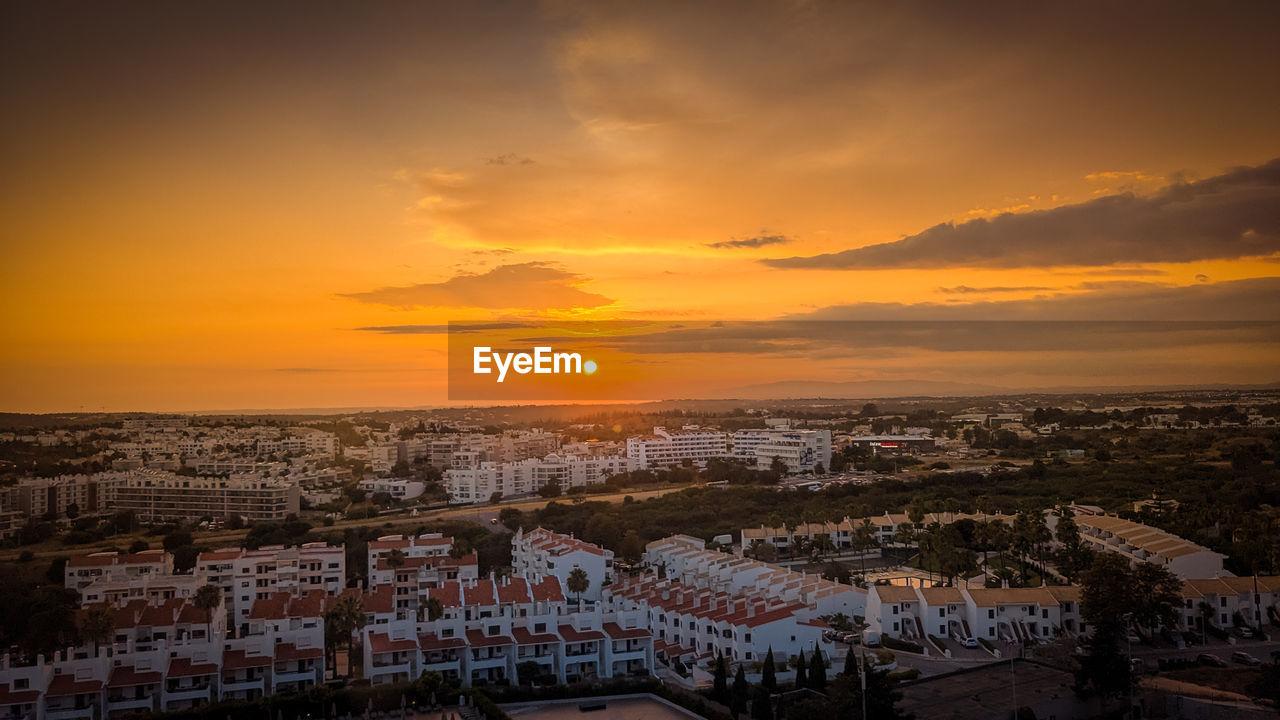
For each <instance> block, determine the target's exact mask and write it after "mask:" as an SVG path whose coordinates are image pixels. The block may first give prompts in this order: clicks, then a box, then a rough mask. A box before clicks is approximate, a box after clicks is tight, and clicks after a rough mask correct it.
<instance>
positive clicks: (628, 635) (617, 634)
mask: <svg viewBox="0 0 1280 720" xmlns="http://www.w3.org/2000/svg"><path fill="white" fill-rule="evenodd" d="M604 631H605V632H607V633H609V637H611V638H613V639H614V640H631V639H635V638H647V637H653V635H652V634H651V633H650V632H649V631H648V630H645V629H643V628H624V627H622V626H621V625H619V624H618V623H605V624H604Z"/></svg>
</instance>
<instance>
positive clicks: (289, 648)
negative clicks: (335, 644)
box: [276, 641, 412, 662]
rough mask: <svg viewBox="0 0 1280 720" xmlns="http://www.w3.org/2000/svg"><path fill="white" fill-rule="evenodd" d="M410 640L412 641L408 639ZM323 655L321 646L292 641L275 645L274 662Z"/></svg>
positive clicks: (308, 658) (307, 658)
mask: <svg viewBox="0 0 1280 720" xmlns="http://www.w3.org/2000/svg"><path fill="white" fill-rule="evenodd" d="M408 642H412V641H408ZM323 655H324V649H323V648H318V647H316V648H300V647H298V646H297V645H294V644H293V643H280V644H278V645H276V662H292V661H294V660H313V659H315V658H319V657H322V656H323Z"/></svg>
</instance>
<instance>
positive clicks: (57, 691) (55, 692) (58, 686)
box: [45, 675, 102, 697]
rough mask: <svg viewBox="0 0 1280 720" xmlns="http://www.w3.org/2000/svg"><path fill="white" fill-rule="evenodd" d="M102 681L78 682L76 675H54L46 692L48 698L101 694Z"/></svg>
mask: <svg viewBox="0 0 1280 720" xmlns="http://www.w3.org/2000/svg"><path fill="white" fill-rule="evenodd" d="M101 690H102V681H101V680H77V679H76V676H75V675H54V676H53V681H52V682H50V683H49V689H48V690H47V691H45V695H47V696H48V697H65V696H67V695H83V694H86V693H96V692H101Z"/></svg>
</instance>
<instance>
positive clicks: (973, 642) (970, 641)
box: [960, 637, 978, 648]
mask: <svg viewBox="0 0 1280 720" xmlns="http://www.w3.org/2000/svg"><path fill="white" fill-rule="evenodd" d="M960 644H961V645H963V646H965V647H967V648H976V647H978V638H971V637H967V638H965V639H963V640H961V641H960Z"/></svg>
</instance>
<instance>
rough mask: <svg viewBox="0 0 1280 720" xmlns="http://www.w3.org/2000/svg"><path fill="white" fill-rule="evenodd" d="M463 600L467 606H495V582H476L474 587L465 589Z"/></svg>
mask: <svg viewBox="0 0 1280 720" xmlns="http://www.w3.org/2000/svg"><path fill="white" fill-rule="evenodd" d="M462 599H463V602H465V603H466V604H467V605H493V604H494V587H493V581H492V580H476V581H475V584H474V585H468V586H466V587H463V588H462Z"/></svg>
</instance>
